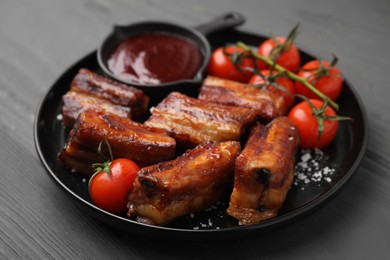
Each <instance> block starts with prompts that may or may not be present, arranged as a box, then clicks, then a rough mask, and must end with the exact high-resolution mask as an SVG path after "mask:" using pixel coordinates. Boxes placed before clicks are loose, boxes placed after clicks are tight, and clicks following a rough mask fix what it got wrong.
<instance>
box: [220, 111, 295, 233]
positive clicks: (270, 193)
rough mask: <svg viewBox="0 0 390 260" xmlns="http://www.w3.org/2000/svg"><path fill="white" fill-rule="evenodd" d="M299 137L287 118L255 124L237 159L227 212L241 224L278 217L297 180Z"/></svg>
mask: <svg viewBox="0 0 390 260" xmlns="http://www.w3.org/2000/svg"><path fill="white" fill-rule="evenodd" d="M298 144H299V134H298V131H297V129H296V127H295V126H294V124H293V123H292V122H291V121H290V120H289V119H288V118H287V117H279V118H276V119H274V120H273V121H272V122H271V123H269V124H268V125H267V126H263V125H260V124H259V125H256V126H255V127H254V128H253V129H252V131H251V134H250V136H249V139H248V141H247V143H246V145H245V149H244V150H243V151H242V153H241V154H240V155H239V156H238V157H237V160H236V166H235V178H234V188H233V192H232V194H231V197H230V205H229V208H228V209H227V213H228V214H229V215H231V216H233V217H234V218H236V219H238V220H239V224H240V225H249V224H255V223H258V222H260V221H262V220H265V219H269V218H272V217H274V216H276V214H277V213H278V210H279V209H280V207H281V206H282V204H283V202H284V200H285V198H286V195H287V192H288V190H289V189H290V186H291V183H292V181H293V177H294V158H295V153H296V149H297V147H298Z"/></svg>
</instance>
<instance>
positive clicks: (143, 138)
mask: <svg viewBox="0 0 390 260" xmlns="http://www.w3.org/2000/svg"><path fill="white" fill-rule="evenodd" d="M104 139H107V141H108V143H109V144H110V147H111V149H112V152H113V155H114V158H118V157H123V158H128V159H131V160H133V161H134V162H136V163H137V164H139V165H140V166H146V165H152V164H155V163H158V162H161V161H164V160H169V159H172V158H173V157H174V154H175V148H176V142H175V140H174V139H173V138H171V137H169V136H168V135H167V132H166V131H165V130H163V129H157V128H153V127H147V126H144V125H142V124H140V123H136V122H133V121H131V120H130V119H127V118H123V117H119V116H117V115H114V114H111V113H107V112H103V111H97V110H93V109H88V110H87V111H85V112H83V113H81V114H80V116H79V117H78V119H77V120H76V122H75V124H74V127H73V129H72V130H71V132H70V135H69V137H68V142H67V144H66V146H65V148H64V149H63V150H62V152H61V154H60V159H61V160H62V161H63V162H64V163H65V164H66V163H67V159H66V158H67V157H68V156H72V157H77V158H80V159H81V160H83V158H85V157H83V156H80V153H82V152H84V151H80V149H77V148H78V147H82V149H89V150H88V151H90V152H92V153H96V151H97V148H98V145H99V143H100V142H101V141H104ZM74 143H75V144H74ZM103 143H104V142H103ZM102 147H103V149H102V150H103V152H104V154H106V155H108V150H107V149H106V146H104V145H103V146H102ZM87 160H88V159H87ZM69 166H71V165H69ZM76 170H79V169H76ZM79 171H81V170H79ZM83 173H84V172H83ZM84 174H87V175H88V174H90V173H88V172H87V173H84Z"/></svg>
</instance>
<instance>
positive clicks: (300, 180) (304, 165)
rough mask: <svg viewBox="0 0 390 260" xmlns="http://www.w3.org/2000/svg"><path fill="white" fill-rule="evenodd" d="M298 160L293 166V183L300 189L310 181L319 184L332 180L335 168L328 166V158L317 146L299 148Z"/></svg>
mask: <svg viewBox="0 0 390 260" xmlns="http://www.w3.org/2000/svg"><path fill="white" fill-rule="evenodd" d="M300 154H301V156H300V161H298V162H296V164H295V168H294V175H295V179H294V185H295V186H299V187H300V189H301V190H304V189H305V186H307V185H310V183H312V182H313V183H317V184H318V185H321V183H322V182H323V181H326V182H327V183H330V182H332V175H333V174H334V172H335V169H333V168H331V167H330V166H329V158H328V157H327V156H326V155H325V154H324V152H323V151H322V150H320V149H318V148H315V149H313V150H310V149H301V151H300Z"/></svg>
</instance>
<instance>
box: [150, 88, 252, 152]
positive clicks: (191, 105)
mask: <svg viewBox="0 0 390 260" xmlns="http://www.w3.org/2000/svg"><path fill="white" fill-rule="evenodd" d="M151 112H152V115H151V117H150V118H149V119H148V120H147V121H146V122H145V125H148V126H153V127H159V128H163V129H166V130H167V131H168V132H170V134H171V135H172V136H173V137H174V138H175V139H176V141H177V142H178V143H181V144H184V146H187V147H194V146H196V145H198V144H200V143H201V142H203V141H210V140H212V141H228V140H232V141H236V140H239V138H240V137H241V135H242V134H243V133H244V131H245V127H247V126H248V125H250V124H252V123H253V121H254V120H255V113H254V112H253V111H252V110H251V109H248V108H241V107H232V106H225V105H220V104H216V103H211V102H207V101H202V100H198V99H195V98H192V97H188V96H186V95H183V94H180V93H178V92H172V93H171V94H170V95H169V96H168V97H166V98H165V99H164V100H163V101H162V102H160V103H159V104H158V105H157V107H155V108H152V109H151Z"/></svg>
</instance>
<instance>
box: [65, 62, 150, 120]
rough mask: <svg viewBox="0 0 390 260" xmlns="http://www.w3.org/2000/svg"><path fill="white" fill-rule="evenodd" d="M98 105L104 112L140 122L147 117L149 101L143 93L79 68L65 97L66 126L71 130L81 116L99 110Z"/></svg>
mask: <svg viewBox="0 0 390 260" xmlns="http://www.w3.org/2000/svg"><path fill="white" fill-rule="evenodd" d="M99 103H100V104H101V106H100V109H102V110H104V111H107V112H115V113H117V115H119V116H125V117H129V118H132V119H133V120H136V121H139V120H142V119H144V117H145V114H146V111H147V109H148V104H149V98H148V97H147V96H145V95H144V93H143V91H142V90H139V89H136V88H134V87H131V86H127V85H124V84H121V83H119V82H116V81H113V80H110V79H108V78H105V77H102V76H99V75H98V74H95V73H93V72H92V71H90V70H87V69H80V71H79V73H78V74H77V75H76V76H75V78H74V79H73V81H72V83H71V86H70V91H69V92H68V93H67V94H66V95H64V97H63V108H62V114H63V118H64V125H65V126H67V127H71V126H72V124H73V123H74V120H75V118H77V116H78V114H79V113H81V112H82V111H85V110H87V109H88V108H91V107H94V108H96V107H98V106H99ZM125 111H126V112H125ZM129 114H130V116H129Z"/></svg>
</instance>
